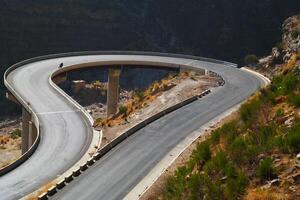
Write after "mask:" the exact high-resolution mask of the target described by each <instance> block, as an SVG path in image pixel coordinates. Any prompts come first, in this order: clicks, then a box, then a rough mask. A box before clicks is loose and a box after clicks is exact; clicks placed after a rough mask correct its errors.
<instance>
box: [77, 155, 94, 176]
mask: <svg viewBox="0 0 300 200" xmlns="http://www.w3.org/2000/svg"><path fill="white" fill-rule="evenodd" d="M93 160H94V156H93ZM88 168H89V167H88V165H87V164H84V165H81V166H80V171H82V172H84V171H85V170H87V169H88Z"/></svg>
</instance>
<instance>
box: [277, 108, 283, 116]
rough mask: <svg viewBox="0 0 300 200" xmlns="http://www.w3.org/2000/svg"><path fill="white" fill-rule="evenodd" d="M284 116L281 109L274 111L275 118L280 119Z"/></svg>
mask: <svg viewBox="0 0 300 200" xmlns="http://www.w3.org/2000/svg"><path fill="white" fill-rule="evenodd" d="M282 116H284V111H283V109H282V108H279V109H277V110H276V117H282Z"/></svg>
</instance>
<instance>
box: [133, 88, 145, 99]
mask: <svg viewBox="0 0 300 200" xmlns="http://www.w3.org/2000/svg"><path fill="white" fill-rule="evenodd" d="M134 94H135V96H136V97H137V98H138V99H139V101H143V99H144V98H145V94H144V92H143V91H140V90H137V91H135V93H134Z"/></svg>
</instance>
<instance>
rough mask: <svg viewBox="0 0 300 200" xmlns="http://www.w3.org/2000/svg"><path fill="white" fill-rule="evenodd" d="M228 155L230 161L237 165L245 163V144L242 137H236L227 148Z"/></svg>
mask: <svg viewBox="0 0 300 200" xmlns="http://www.w3.org/2000/svg"><path fill="white" fill-rule="evenodd" d="M228 150H229V154H230V157H231V159H232V160H233V161H234V162H236V163H238V164H241V163H245V162H246V161H247V158H246V153H245V151H246V150H247V143H246V141H245V140H244V138H243V137H237V138H236V139H235V140H234V141H233V142H232V144H231V145H230V146H229V149H228Z"/></svg>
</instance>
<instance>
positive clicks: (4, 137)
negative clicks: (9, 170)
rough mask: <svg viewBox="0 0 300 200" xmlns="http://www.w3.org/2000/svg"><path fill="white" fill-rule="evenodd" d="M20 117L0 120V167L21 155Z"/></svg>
mask: <svg viewBox="0 0 300 200" xmlns="http://www.w3.org/2000/svg"><path fill="white" fill-rule="evenodd" d="M20 130H21V119H20V118H16V119H10V120H5V121H2V122H0V169H1V168H3V167H5V166H7V165H9V164H10V163H12V162H13V161H15V160H16V159H18V158H19V157H20V156H21V137H20V134H21V132H20Z"/></svg>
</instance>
